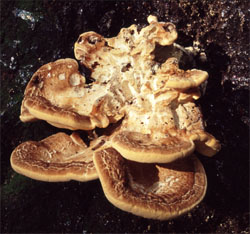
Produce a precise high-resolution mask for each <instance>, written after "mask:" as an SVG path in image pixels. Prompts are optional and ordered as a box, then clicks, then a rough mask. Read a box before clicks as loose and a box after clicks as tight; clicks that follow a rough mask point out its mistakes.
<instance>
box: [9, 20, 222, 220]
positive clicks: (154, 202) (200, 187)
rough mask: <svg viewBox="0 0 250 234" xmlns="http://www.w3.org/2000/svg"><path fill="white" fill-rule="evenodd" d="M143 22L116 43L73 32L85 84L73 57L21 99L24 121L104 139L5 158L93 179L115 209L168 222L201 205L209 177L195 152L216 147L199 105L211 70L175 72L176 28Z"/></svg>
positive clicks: (40, 170) (31, 170)
mask: <svg viewBox="0 0 250 234" xmlns="http://www.w3.org/2000/svg"><path fill="white" fill-rule="evenodd" d="M148 22H149V25H148V26H146V27H144V28H142V29H141V30H138V28H137V26H136V25H132V26H130V27H129V28H122V29H121V31H120V33H119V34H118V35H117V37H113V38H104V37H103V36H101V35H99V34H97V33H95V32H85V33H83V34H81V35H80V36H79V38H78V40H77V41H76V43H75V45H74V53H75V57H76V59H77V60H79V63H80V66H85V67H87V68H88V69H90V71H91V78H92V80H94V81H93V82H91V83H87V82H86V79H85V77H84V76H83V75H82V74H81V73H80V72H79V71H78V69H79V66H78V63H77V62H76V60H74V59H70V58H66V59H60V60H57V61H55V62H51V63H48V64H46V65H44V66H42V67H41V68H40V69H38V71H37V72H35V74H34V75H33V76H32V78H31V80H30V82H29V83H28V85H27V87H26V90H25V93H24V99H23V102H22V106H21V115H20V118H21V120H22V121H23V122H29V121H35V120H45V121H47V122H48V123H49V124H51V125H53V126H56V127H58V128H66V129H70V130H84V131H88V132H89V133H90V132H94V131H95V128H102V129H103V131H102V132H103V134H92V135H94V139H93V141H91V142H90V143H89V144H87V143H85V142H84V139H83V140H82V139H81V138H80V137H79V136H78V135H77V134H76V133H73V134H72V135H71V136H68V135H67V134H65V133H57V134H55V135H53V136H50V137H48V138H46V139H44V140H42V141H40V142H34V141H28V142H24V143H22V144H21V145H19V146H17V148H16V149H15V150H14V151H13V153H12V155H11V165H12V167H13V169H14V170H16V171H17V172H18V173H21V174H23V175H26V176H28V177H31V178H34V179H37V180H43V181H68V180H79V181H88V180H93V179H97V178H99V179H100V182H101V185H102V187H103V190H104V193H105V195H106V197H107V198H108V200H109V201H110V202H111V203H112V204H114V205H115V206H117V207H119V208H120V209H122V210H125V211H128V212H131V213H133V214H135V215H139V216H142V217H146V218H152V219H160V220H166V219H170V218H174V217H176V216H179V215H181V214H183V213H185V212H187V211H189V210H191V209H192V208H193V207H194V206H195V205H197V204H198V203H199V202H200V201H201V200H202V199H203V197H204V195H205V192H206V187H207V180H206V174H205V171H204V168H203V166H202V164H201V162H200V161H199V159H198V158H197V157H196V156H195V155H194V153H193V152H194V151H195V150H196V151H197V152H199V153H201V154H203V155H206V156H213V155H214V154H215V153H217V152H218V151H219V150H220V144H219V142H218V141H217V140H216V139H215V138H214V137H213V136H212V135H210V134H209V133H207V132H206V131H205V129H204V124H203V120H202V114H201V111H200V109H199V107H198V106H196V104H195V100H197V99H198V98H199V97H200V91H199V86H200V85H201V84H202V83H204V82H205V81H206V79H207V78H208V74H207V72H205V71H201V70H197V69H192V70H187V71H184V70H182V69H180V68H179V65H178V64H179V63H180V60H181V58H182V51H181V50H180V49H179V46H176V44H175V43H174V41H175V40H176V39H177V32H176V28H175V26H174V25H173V24H172V23H164V22H158V21H157V18H156V17H154V16H149V17H148ZM159 48H160V49H159Z"/></svg>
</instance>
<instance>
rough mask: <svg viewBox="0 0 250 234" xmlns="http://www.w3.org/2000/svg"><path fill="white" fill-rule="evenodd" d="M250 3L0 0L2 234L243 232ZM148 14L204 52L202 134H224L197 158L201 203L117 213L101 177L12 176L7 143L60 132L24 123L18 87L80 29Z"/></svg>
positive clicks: (115, 25) (106, 29) (109, 27)
mask: <svg viewBox="0 0 250 234" xmlns="http://www.w3.org/2000/svg"><path fill="white" fill-rule="evenodd" d="M248 2H249V1H248V0H231V1H230V0H228V1H226V0H220V1H217V0H216V1H214V0H203V1H201V0H200V1H198V0H193V1H188V0H179V1H176V0H162V1H155V0H153V1H138V0H134V1H48V0H39V1H35V0H34V1H32V0H17V1H1V32H0V33H1V35H0V39H1V60H0V62H1V233H18V232H19V233H88V232H92V233H96V232H99V233H118V232H122V233H124V232H127V233H133V232H135V233H155V232H161V233H249V232H250V230H249V125H250V120H249V83H248V82H249V79H248V77H249V70H248V63H249V62H248V61H249V60H248V57H249V31H248V28H249V19H250V18H249V13H248V9H249V4H248ZM149 14H154V15H156V16H157V17H158V19H159V21H170V22H173V23H174V24H175V25H176V27H177V30H178V33H179V37H178V40H177V43H179V44H181V45H183V46H192V45H193V41H196V42H197V41H198V42H199V47H200V48H201V50H202V51H204V52H205V53H206V55H207V58H208V60H207V62H203V63H202V62H200V61H199V60H197V63H196V64H197V65H196V67H197V68H199V69H204V70H206V71H208V73H209V75H210V78H209V82H208V85H207V89H206V93H205V95H204V96H203V97H202V98H201V99H200V100H199V102H198V104H200V105H201V107H202V111H203V114H204V120H205V122H206V124H207V131H208V132H210V133H212V134H213V135H214V136H215V137H216V138H217V139H219V140H220V141H221V144H222V150H221V151H220V153H218V154H217V155H216V156H214V157H213V158H206V157H203V156H199V158H200V160H201V161H202V162H203V165H204V167H205V170H206V172H207V177H208V191H207V194H206V197H205V199H204V200H203V202H202V203H201V204H200V205H199V206H198V207H196V208H195V209H194V210H192V211H191V212H189V213H188V214H186V215H184V216H182V217H179V218H177V219H174V220H171V221H164V222H161V221H157V220H148V219H144V218H141V217H137V216H134V215H132V214H129V213H126V212H123V211H121V210H119V209H117V208H115V207H114V206H112V205H111V204H110V203H109V202H108V201H107V200H106V198H105V196H104V194H103V191H102V188H101V185H100V183H99V181H98V180H96V181H92V182H87V183H80V182H76V181H71V182H67V183H45V182H40V181H34V180H31V179H29V178H26V177H24V176H21V175H18V174H16V173H15V172H14V171H13V170H12V169H11V167H10V163H9V159H10V154H11V152H12V150H13V149H14V148H15V147H16V146H17V145H18V144H20V143H21V142H23V141H26V140H41V139H43V138H45V137H47V136H49V135H51V134H52V133H55V132H58V131H59V130H58V129H56V128H54V127H52V126H50V125H48V124H47V123H45V122H43V121H41V122H35V123H26V124H24V123H22V122H21V121H20V120H19V113H20V105H21V101H22V97H23V92H24V89H25V86H26V84H27V82H28V81H29V79H30V78H31V76H32V74H33V73H34V72H35V71H36V70H37V69H38V68H39V67H40V66H42V65H43V64H46V63H48V62H51V61H55V60H56V59H59V58H66V57H70V58H73V57H74V55H73V45H74V42H75V41H76V40H77V38H78V35H79V34H81V33H83V32H86V31H90V30H92V31H96V32H98V33H100V34H102V35H104V36H105V37H111V36H116V35H117V33H118V32H119V30H120V28H121V27H128V26H130V25H131V24H133V23H134V24H139V25H141V26H144V25H146V24H147V21H146V18H147V16H148V15H149Z"/></svg>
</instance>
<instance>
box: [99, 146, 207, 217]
mask: <svg viewBox="0 0 250 234" xmlns="http://www.w3.org/2000/svg"><path fill="white" fill-rule="evenodd" d="M94 163H95V166H96V169H97V173H98V175H99V178H100V181H101V184H102V188H103V190H104V193H105V195H106V197H107V199H108V200H109V201H110V202H111V203H112V204H113V205H115V206H116V207H118V208H120V209H122V210H124V211H127V212H130V213H133V214H135V215H138V216H142V217H145V218H150V219H159V220H167V219H171V218H174V217H177V216H179V215H181V214H184V213H186V212H187V211H189V210H191V209H192V208H193V207H194V206H196V205H197V204H198V203H199V202H200V201H201V200H202V199H203V197H204V196H205V193H206V188H207V180H206V174H205V171H204V168H203V166H202V164H201V163H200V161H199V160H198V159H197V158H196V157H195V156H194V155H193V156H191V157H189V158H186V159H182V160H178V161H176V162H173V163H168V164H144V163H137V162H133V161H129V160H126V159H124V158H123V157H122V156H121V155H120V154H119V153H118V152H117V151H116V150H114V149H112V148H106V149H103V150H101V151H98V152H96V154H95V156H94Z"/></svg>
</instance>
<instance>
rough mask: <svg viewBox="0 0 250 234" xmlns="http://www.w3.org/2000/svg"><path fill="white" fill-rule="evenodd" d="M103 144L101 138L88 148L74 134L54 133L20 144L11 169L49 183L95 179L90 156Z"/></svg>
mask: <svg viewBox="0 0 250 234" xmlns="http://www.w3.org/2000/svg"><path fill="white" fill-rule="evenodd" d="M103 142H104V140H103V139H102V138H100V139H97V140H95V141H94V142H92V144H91V146H90V147H87V146H86V145H85V143H84V142H83V141H82V140H81V138H80V137H79V136H78V135H77V134H76V133H73V134H72V135H70V136H68V135H67V134H65V133H57V134H55V135H52V136H50V137H48V138H46V139H44V140H42V141H39V142H36V141H27V142H24V143H22V144H20V145H19V146H18V147H17V148H16V149H15V150H14V151H13V152H12V155H11V166H12V168H13V169H14V170H15V171H16V172H18V173H20V174H23V175H25V176H28V177H30V178H33V179H36V180H42V181H48V182H57V181H69V180H78V181H89V180H93V179H97V178H98V176H97V173H96V169H95V166H94V164H93V153H94V151H95V150H97V149H98V148H100V147H102V145H103Z"/></svg>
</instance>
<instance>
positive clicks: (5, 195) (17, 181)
mask: <svg viewBox="0 0 250 234" xmlns="http://www.w3.org/2000/svg"><path fill="white" fill-rule="evenodd" d="M30 186H32V180H31V179H29V178H27V177H25V176H22V175H20V174H17V173H15V172H9V178H7V180H6V183H4V184H3V185H1V200H3V201H5V200H7V199H8V200H9V201H11V200H12V198H14V197H16V196H18V195H20V194H22V193H23V191H25V190H27V189H28V188H29V187H30Z"/></svg>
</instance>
